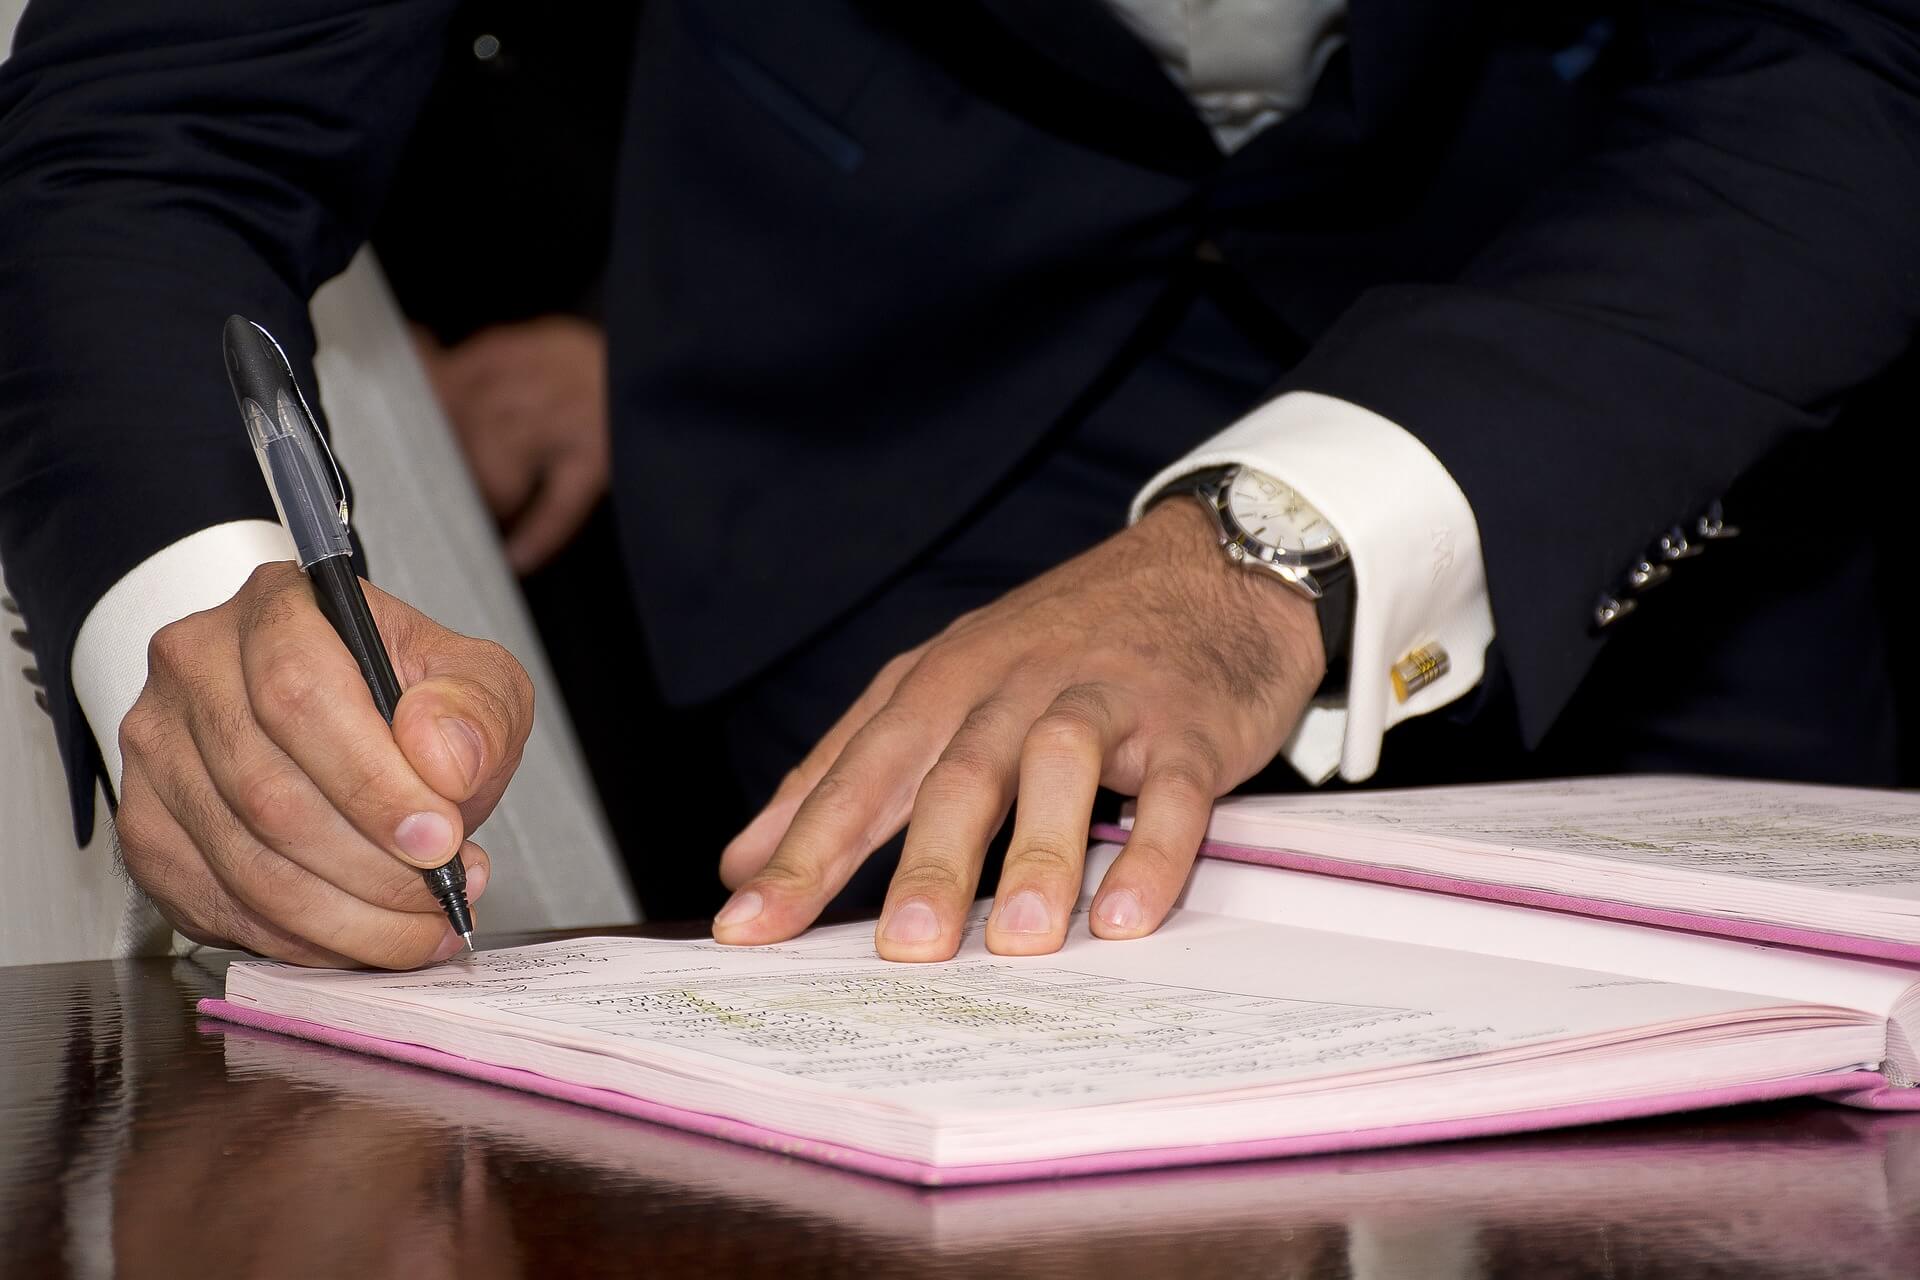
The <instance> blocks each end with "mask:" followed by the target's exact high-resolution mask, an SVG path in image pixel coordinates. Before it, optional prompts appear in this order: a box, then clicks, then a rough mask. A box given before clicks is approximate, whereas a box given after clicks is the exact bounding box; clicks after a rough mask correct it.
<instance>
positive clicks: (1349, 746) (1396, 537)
mask: <svg viewBox="0 0 1920 1280" xmlns="http://www.w3.org/2000/svg"><path fill="white" fill-rule="evenodd" d="M1108 3H1109V4H1110V5H1112V6H1113V8H1114V10H1115V12H1116V14H1117V15H1118V16H1119V17H1120V19H1121V20H1122V21H1123V22H1125V23H1126V25H1127V26H1128V27H1129V28H1130V29H1131V30H1133V31H1134V32H1135V33H1136V34H1137V35H1138V36H1139V37H1140V38H1141V40H1143V41H1144V42H1145V43H1146V44H1147V46H1148V47H1149V48H1150V49H1152V50H1153V51H1154V53H1155V54H1156V55H1157V56H1158V57H1159V58H1160V60H1161V62H1162V65H1164V66H1165V67H1166V69H1167V73H1168V74H1169V75H1170V76H1171V77H1172V78H1173V79H1174V80H1175V81H1176V82H1177V83H1178V84H1180V86H1181V87H1182V88H1183V89H1185V90H1186V91H1187V93H1188V95H1189V96H1190V97H1191V98H1192V99H1193V101H1194V104H1195V106H1196V108H1197V109H1198V110H1199V111H1200V113H1201V115H1202V116H1203V118H1204V119H1205V120H1206V122H1207V124H1208V126H1209V128H1210V129H1211V130H1212V132H1213V135H1214V138H1215V139H1216V141H1218V143H1219V144H1220V146H1221V148H1222V149H1223V150H1227V151H1231V150H1233V149H1235V148H1237V147H1239V146H1240V145H1242V144H1244V143H1245V142H1246V141H1247V140H1248V139H1249V138H1251V137H1253V136H1254V135H1255V134H1257V133H1259V132H1260V131H1261V130H1262V129H1265V128H1267V127H1269V126H1271V125H1273V124H1275V123H1277V122H1278V121H1280V120H1283V119H1285V118H1286V117H1287V116H1288V115H1289V114H1291V113H1292V112H1294V111H1296V110H1298V109H1299V108H1300V107H1301V106H1302V105H1303V104H1304V103H1305V102H1306V101H1307V98H1308V97H1309V96H1310V95H1311V93H1312V91H1313V86H1314V83H1315V82H1316V81H1317V80H1318V79H1319V76H1320V72H1321V70H1322V69H1323V68H1324V67H1325V65H1326V63H1327V59H1328V58H1330V57H1331V56H1332V55H1333V53H1334V51H1335V50H1337V49H1338V48H1339V47H1340V45H1341V43H1342V42H1343V40H1344V35H1343V31H1342V28H1343V25H1344V22H1345V17H1346V5H1345V0H1108ZM236 429H237V428H236ZM1229 462H1231V463H1241V464H1244V465H1247V466H1251V467H1255V468H1257V469H1259V470H1261V471H1265V472H1267V473H1268V474H1270V475H1273V476H1276V477H1278V478H1280V479H1282V480H1284V481H1285V482H1286V483H1288V484H1289V485H1291V486H1292V487H1293V488H1294V489H1296V490H1297V491H1299V493H1300V494H1301V495H1302V496H1304V497H1305V498H1306V499H1307V501H1308V502H1310V503H1312V504H1313V505H1314V506H1315V507H1317V508H1318V509H1319V510H1320V512H1321V514H1322V515H1324V516H1325V517H1326V518H1327V520H1328V522H1329V523H1330V524H1331V525H1332V526H1333V527H1334V528H1335V529H1336V530H1338V531H1339V533H1340V536H1341V540H1342V541H1343V542H1344V543H1345V544H1346V545H1347V548H1348V551H1349V554H1350V555H1351V557H1352V563H1353V574H1354V588H1355V600H1356V605H1355V614H1354V626H1353V648H1352V655H1351V659H1350V666H1349V670H1348V678H1347V693H1346V696H1345V697H1344V698H1343V699H1340V700H1338V701H1332V702H1327V703H1324V704H1316V705H1315V706H1314V707H1313V708H1312V709H1311V710H1309V712H1308V713H1307V715H1306V717H1305V718H1304V719H1303V720H1302V722H1301V724H1300V726H1299V728H1298V729H1297V730H1296V732H1295V733H1294V735H1293V737H1292V738H1291V739H1290V740H1289V741H1288V743H1287V745H1286V747H1285V749H1284V751H1283V754H1284V755H1285V757H1286V759H1287V760H1288V761H1289V762H1290V763H1291V764H1292V765H1293V766H1294V768H1295V769H1297V770H1298V771H1299V772H1300V773H1301V775H1302V776H1303V777H1305V778H1306V779H1307V780H1308V781H1309V782H1313V783H1319V782H1323V781H1325V780H1326V779H1327V778H1329V777H1331V776H1332V775H1333V773H1334V772H1335V771H1336V770H1338V772H1339V773H1340V774H1341V775H1342V776H1343V777H1345V778H1348V779H1349V780H1353V781H1358V780H1360V779H1362V778H1365V777H1367V776H1368V775H1370V774H1371V773H1372V772H1373V771H1374V769H1375V768H1376V766H1377V765H1378V762H1379V758H1380V742H1381V737H1382V735H1383V734H1384V733H1385V732H1386V730H1387V729H1388V728H1389V727H1391V726H1392V725H1394V724H1396V723H1398V722H1399V721H1401V720H1403V719H1405V718H1407V717H1409V716H1414V715H1420V714H1424V713H1426V712H1429V711H1432V710H1434V709H1435V708H1437V707H1441V706H1444V705H1446V704H1447V703H1449V702H1451V701H1453V700H1454V699H1455V698H1458V697H1459V696H1460V695H1461V694H1463V693H1465V692H1467V691H1468V690H1469V689H1471V688H1473V686H1474V685H1476V684H1477V683H1479V681H1480V677H1481V675H1482V669H1483V663H1484V657H1485V650H1486V646H1487V644H1488V643H1489V642H1490V641H1491V640H1492V638H1493V615H1492V611H1491V609H1490V608H1489V606H1488V601H1487V589H1486V576H1485V570H1484V567H1483V565H1482V563H1481V556H1480V534H1479V530H1478V527H1477V526H1476V525H1475V523H1474V518H1473V510H1472V508H1471V507H1470V506H1469V505H1468V503H1467V500H1466V496H1465V495H1464V494H1463V493H1461V491H1460V487H1459V485H1457V484H1456V483H1454V480H1453V477H1452V476H1451V475H1449V474H1448V473H1447V470H1446V468H1445V467H1444V466H1443V465H1441V463H1440V461H1439V459H1437V458H1435V457H1434V456H1433V454H1432V453H1431V452H1429V451H1428V450H1427V448H1426V446H1424V445H1422V444H1421V443H1420V441H1419V440H1417V439H1415V438H1414V437H1413V436H1412V435H1411V434H1409V433H1408V432H1406V431H1404V430H1402V429H1401V428H1400V427H1398V426H1396V425H1394V424H1393V423H1391V422H1389V421H1387V420H1386V419H1385V418H1382V417H1380V416H1379V415H1378V414H1375V413H1371V412H1369V411H1367V410H1365V409H1361V408H1359V407H1357V406H1355V405H1352V404H1349V403H1347V402H1345V401H1341V400H1334V399H1331V398H1329V397H1326V396H1320V395H1313V394H1309V393H1303V392H1295V393H1290V394H1287V395H1283V396H1280V397H1279V398H1277V399H1275V400H1273V401H1272V402H1270V403H1268V404H1266V405H1263V406H1261V407H1260V408H1258V409H1256V410H1255V411H1254V412H1252V413H1250V414H1248V415H1247V416H1246V417H1245V418H1243V419H1241V420H1240V421H1239V422H1237V423H1234V424H1233V425H1232V426H1230V427H1228V428H1227V429H1226V430H1225V431H1223V432H1221V433H1220V434H1219V435H1217V436H1215V437H1214V438H1213V439H1212V440H1209V441H1208V442H1207V443H1205V444H1204V445H1202V446H1201V447H1200V448H1199V449H1197V450H1195V451H1194V452H1193V453H1191V454H1189V455H1187V456H1186V457H1184V458H1181V459H1179V460H1178V461H1176V462H1174V463H1173V464H1172V465H1171V466H1169V467H1167V468H1166V469H1165V470H1164V471H1162V472H1161V473H1160V474H1159V475H1158V476H1155V477H1154V479H1153V481H1152V482H1151V483H1150V484H1149V485H1148V486H1147V487H1146V488H1145V489H1144V490H1142V491H1141V494H1140V496H1139V497H1138V498H1137V499H1136V500H1135V502H1134V506H1133V513H1132V514H1133V517H1134V518H1136V519H1137V518H1138V517H1139V514H1140V512H1141V511H1142V510H1143V509H1144V507H1145V505H1146V503H1147V502H1148V501H1149V500H1150V499H1151V498H1152V497H1153V495H1155V494H1156V493H1158V492H1159V491H1160V490H1161V489H1163V488H1164V487H1165V486H1166V485H1167V484H1168V483H1169V482H1170V481H1172V480H1174V479H1175V478H1177V477H1179V476H1181V475H1183V474H1186V473H1189V472H1192V471H1196V470H1199V469H1200V468H1202V467H1208V466H1215V465H1219V464H1221V463H1229ZM290 554H291V553H290V549H289V547H288V545H287V542H286V539H285V535H284V534H282V533H281V532H280V530H279V529H278V527H277V526H275V525H272V524H269V523H265V522H262V521H238V522H235V523H232V524H226V525H220V526H217V527H215V528H212V529H205V530H202V531H201V532H199V533H196V534H193V535H192V536H190V537H187V538H184V539H182V540H181V541H179V542H177V543H175V544H173V545H172V546H170V547H167V548H165V549H163V550H161V551H159V552H156V553H155V554H154V555H153V556H152V557H150V558H149V559H148V560H146V561H145V562H143V563H142V564H140V565H139V566H138V567H136V568H135V569H134V570H133V571H132V572H130V573H129V574H127V576H126V577H125V578H122V579H121V580H120V581H119V582H118V583H116V584H115V585H114V586H113V587H112V588H111V589H110V590H108V591H107V593H106V594H105V595H104V596H102V597H101V598H100V601H99V603H98V604H96V605H95V606H94V608H93V610H92V612H91V613H89V614H88V615H87V619H86V622H85V623H84V624H83V625H82V627H81V629H80V634H79V637H78V639H77V640H76V642H75V644H74V651H73V688H74V693H75V695H76V696H77V697H78V699H79V701H80V706H81V709H82V710H83V711H85V712H86V715H87V721H88V723H89V724H91V725H92V726H93V730H94V735H95V737H96V738H97V739H98V741H99V743H100V751H101V756H102V758H103V759H104V760H105V761H106V763H107V769H108V776H109V778H110V780H111V781H112V783H113V785H114V787H115V789H116V790H117V789H118V787H119V785H120V768H121V762H120V750H119V741H118V738H119V726H120V721H121V720H122V719H123V718H124V717H125V715H126V713H127V711H128V709H129V708H130V707H132V706H133V703H134V700H135V699H136V698H137V697H138V696H139V693H140V690H141V688H142V686H143V685H144V684H145V682H146V651H147V642H148V641H149V639H151V637H152V635H153V633H154V632H155V631H157V630H159V629H160V628H161V627H163V626H165V625H166V624H167V623H169V622H171V621H174V620H175V619H177V618H182V617H185V616H186V615H187V614H189V613H193V612H196V611H198V610H200V609H205V608H208V607H210V606H212V605H214V604H217V603H219V602H220V601H222V600H225V599H227V598H228V597H229V596H231V595H232V594H233V593H234V592H235V591H236V590H238V589H239V587H240V585H241V584H242V583H243V582H244V581H245V580H246V577H247V574H248V573H249V572H251V571H252V569H253V568H254V566H255V565H258V564H261V563H264V562H266V561H269V560H276V559H287V558H290ZM1196 554H1209V551H1208V549H1205V548H1201V549H1199V550H1198V551H1197V552H1196ZM1274 589H1275V590H1279V591H1283V590H1286V589H1287V588H1286V587H1284V586H1283V585H1281V584H1280V583H1278V582H1276V583H1275V584H1274ZM1430 644H1439V645H1441V646H1443V647H1444V648H1445V650H1446V653H1447V655H1448V658H1449V661H1450V669H1449V670H1448V672H1447V673H1446V674H1445V675H1444V676H1442V677H1441V678H1440V679H1438V680H1436V681H1434V682H1433V683H1432V684H1429V685H1427V686H1425V687H1424V688H1421V689H1419V690H1417V691H1416V692H1414V693H1413V694H1412V695H1411V696H1410V697H1409V698H1407V700H1406V701H1405V702H1401V701H1399V700H1397V699H1396V698H1395V696H1394V694H1393V692H1392V688H1391V678H1390V671H1391V668H1392V666H1393V664H1394V663H1396V662H1398V661H1399V660H1400V659H1401V658H1403V657H1404V656H1406V655H1407V654H1408V653H1409V652H1411V651H1412V650H1414V649H1416V648H1419V647H1422V646H1425V645H1430Z"/></svg>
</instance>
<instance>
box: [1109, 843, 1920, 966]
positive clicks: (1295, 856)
mask: <svg viewBox="0 0 1920 1280" xmlns="http://www.w3.org/2000/svg"><path fill="white" fill-rule="evenodd" d="M1131 834H1132V833H1131V832H1130V831H1129V830H1128V829H1127V828H1126V827H1122V826H1117V825H1115V824H1112V823H1100V824H1097V825H1096V826H1095V827H1094V828H1093V838H1094V839H1095V840H1108V841H1112V842H1113V843H1115V844H1125V843H1126V842H1127V838H1128V836H1129V835H1131ZM1200 852H1201V854H1202V855H1203V856H1205V857H1209V858H1221V859H1224V860H1226V861H1228V862H1250V863H1253V864H1255V865H1257V866H1263V867H1284V868H1286V869H1287V870H1289V871H1310V872H1313V873H1314V874H1315V875H1323V876H1338V877H1339V878H1341V879H1343V880H1366V881H1370V882H1372V883H1374V884H1390V885H1397V886H1399V887H1400V888H1403V889H1424V890H1426V891H1427V892H1429V893H1448V894H1454V895H1456V896H1459V897H1465V898H1481V899H1484V900H1486V901H1488V902H1507V903H1512V904H1513V905H1515V906H1521V907H1537V908H1539V909H1542V910H1546V911H1565V912H1570V913H1572V914H1574V915H1583V916H1598V917H1601V918H1603V919H1607V920H1624V921H1626V922H1627V923H1629V924H1645V925H1654V926H1656V927H1658V928H1662V929H1680V930H1684V931H1685V932H1688V933H1710V934H1716V935H1718V936H1720V937H1724V938H1738V939H1740V940H1742V941H1744V942H1768V943H1773V944H1775V945H1777V946H1786V947H1799V948H1802V949H1804V950H1809V951H1825V952H1830V953H1832V954H1836V955H1843V956H1859V957H1862V958H1864V959H1872V960H1894V961H1898V962H1900V963H1902V964H1920V946H1917V945H1915V944H1913V943H1910V942H1890V941H1887V940H1886V939H1884V938H1863V937H1857V936H1855V935H1853V934H1846V933H1825V932H1821V931H1819V930H1815V929H1797V928H1794V927H1793V926H1791V925H1780V924H1767V923H1765V922H1764V921H1759V920H1734V919H1729V918H1726V917H1723V916H1710V915H1702V914H1700V913H1698V912H1689V911H1668V910H1664V909H1662V908H1659V907H1639V906H1634V905H1633V904H1631V903H1626V902H1608V901H1606V900H1605V899H1602V898H1575V897H1570V896H1568V895H1567V894H1563V893H1549V892H1547V891H1546V890H1544V889H1527V888H1522V887H1520V886H1517V885H1509V884H1490V883H1488V882H1486V881H1481V880H1460V879H1455V878H1454V877H1451V876H1439V875H1433V874H1431V873H1429V872H1425V871H1408V870H1405V869H1404V868H1401V867H1381V866H1375V865H1373V864H1371V863H1365V862H1348V861H1346V860H1344V859H1341V858H1325V857H1321V856H1319V855H1317V854H1310V853H1295V852H1293V851H1291V850H1288V849H1262V848H1256V847H1253V846H1251V845H1240V844H1228V843H1226V842H1225V841H1221V840H1208V841H1206V842H1205V843H1204V844H1202V845H1201V846H1200Z"/></svg>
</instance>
